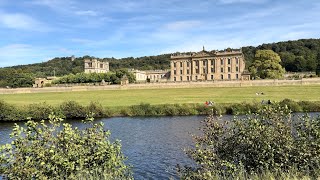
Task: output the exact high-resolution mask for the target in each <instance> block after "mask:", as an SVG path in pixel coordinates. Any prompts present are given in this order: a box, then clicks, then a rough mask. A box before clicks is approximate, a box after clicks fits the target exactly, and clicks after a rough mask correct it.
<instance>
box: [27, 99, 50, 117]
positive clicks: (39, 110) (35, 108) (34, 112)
mask: <svg viewBox="0 0 320 180" xmlns="http://www.w3.org/2000/svg"><path fill="white" fill-rule="evenodd" d="M25 110H26V114H27V116H28V117H29V118H31V119H35V120H41V119H48V118H49V114H51V113H53V112H55V109H54V108H53V107H52V106H50V105H48V104H47V103H45V102H44V103H36V104H30V105H28V106H26V107H25Z"/></svg>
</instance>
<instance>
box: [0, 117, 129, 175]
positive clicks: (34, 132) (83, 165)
mask: <svg viewBox="0 0 320 180" xmlns="http://www.w3.org/2000/svg"><path fill="white" fill-rule="evenodd" d="M61 121H62V119H60V118H57V117H55V116H53V115H50V116H49V124H47V123H45V122H44V121H41V122H34V121H28V122H27V123H26V124H25V127H21V126H19V125H17V124H15V126H14V129H13V132H12V134H11V137H12V138H14V139H13V141H12V143H11V144H6V145H2V146H1V147H0V174H5V175H6V176H7V177H8V178H9V179H131V172H130V169H129V168H128V166H126V165H125V164H124V163H123V161H124V159H125V157H124V156H123V154H122V153H121V145H120V143H119V141H115V142H113V143H112V142H110V141H109V136H110V132H109V131H105V130H104V128H103V124H102V123H100V124H93V123H92V121H93V119H92V118H89V119H88V120H87V121H86V122H89V123H90V126H89V127H88V128H86V129H84V130H79V129H77V128H72V126H71V125H70V124H68V123H63V124H62V123H61Z"/></svg>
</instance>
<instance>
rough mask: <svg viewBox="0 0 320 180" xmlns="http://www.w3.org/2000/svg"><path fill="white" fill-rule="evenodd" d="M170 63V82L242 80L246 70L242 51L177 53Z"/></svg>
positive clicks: (173, 55) (172, 56)
mask: <svg viewBox="0 0 320 180" xmlns="http://www.w3.org/2000/svg"><path fill="white" fill-rule="evenodd" d="M170 63H171V64H170V67H171V73H170V81H209V80H240V79H243V77H242V73H243V72H244V69H245V62H244V55H243V53H242V51H241V49H237V50H234V49H227V50H224V51H210V52H209V51H205V50H204V48H203V50H202V51H200V52H197V53H175V54H172V55H171V62H170ZM245 78H247V77H245Z"/></svg>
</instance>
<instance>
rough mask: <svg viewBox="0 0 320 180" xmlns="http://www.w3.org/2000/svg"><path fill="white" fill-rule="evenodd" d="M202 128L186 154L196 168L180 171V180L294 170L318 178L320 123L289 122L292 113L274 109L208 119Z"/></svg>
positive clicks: (313, 121) (297, 120)
mask: <svg viewBox="0 0 320 180" xmlns="http://www.w3.org/2000/svg"><path fill="white" fill-rule="evenodd" d="M203 123H204V126H203V128H202V131H203V136H200V137H196V140H195V148H194V149H190V150H188V151H187V153H188V155H189V156H190V157H191V158H192V159H193V160H194V161H195V162H196V163H197V164H198V167H196V168H191V167H185V168H180V170H179V173H180V175H181V178H182V179H213V178H217V177H218V179H220V178H221V177H223V178H227V179H228V178H235V177H237V176H238V175H239V174H241V173H246V174H261V173H263V172H268V171H269V172H271V173H273V174H278V173H280V174H281V172H290V171H292V170H296V171H298V172H300V173H301V174H302V175H310V176H311V177H318V176H319V175H320V120H319V119H310V117H307V116H304V117H300V118H298V119H296V120H293V119H291V114H290V109H288V108H287V107H281V106H279V105H272V106H264V107H262V108H261V110H259V111H258V113H254V114H250V115H247V116H245V117H242V118H235V119H234V120H232V121H219V120H218V119H217V117H215V116H212V115H211V116H208V117H207V118H206V119H205V120H204V121H203ZM276 179H277V178H276Z"/></svg>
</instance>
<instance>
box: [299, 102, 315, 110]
mask: <svg viewBox="0 0 320 180" xmlns="http://www.w3.org/2000/svg"><path fill="white" fill-rule="evenodd" d="M298 104H299V106H300V107H302V110H303V112H320V102H319V101H316V102H313V101H300V102H298Z"/></svg>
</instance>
